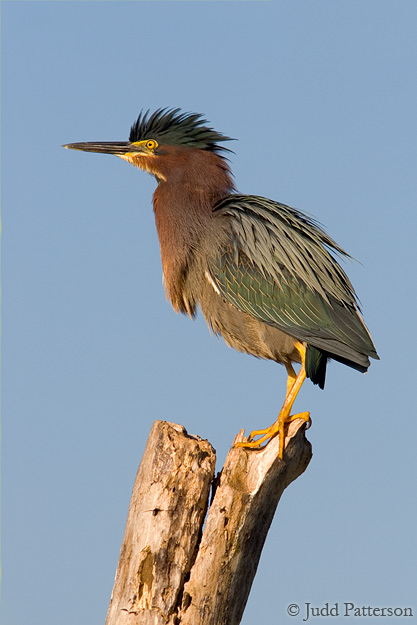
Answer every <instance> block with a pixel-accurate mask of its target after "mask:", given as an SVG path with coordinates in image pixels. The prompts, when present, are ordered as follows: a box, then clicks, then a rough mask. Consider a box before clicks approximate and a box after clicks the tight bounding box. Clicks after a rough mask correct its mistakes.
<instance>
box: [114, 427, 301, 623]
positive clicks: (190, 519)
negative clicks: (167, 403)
mask: <svg viewBox="0 0 417 625" xmlns="http://www.w3.org/2000/svg"><path fill="white" fill-rule="evenodd" d="M304 432H305V422H304V421H303V420H301V419H298V420H296V421H293V422H292V423H290V425H289V428H288V433H287V436H286V440H285V451H284V457H283V459H282V460H280V459H279V458H278V445H279V440H278V437H275V438H274V439H272V440H271V441H270V442H269V443H268V445H267V446H266V447H264V448H263V449H261V450H249V449H248V450H247V449H244V448H237V449H235V448H233V447H232V449H231V450H230V451H229V453H228V455H227V458H226V461H225V464H224V467H223V469H222V471H221V474H220V475H219V476H218V477H217V478H216V479H215V480H214V481H213V477H214V468H215V451H214V449H213V448H212V446H211V445H210V443H208V442H207V441H205V440H202V439H201V438H199V437H198V436H190V435H188V434H187V431H186V430H185V428H184V427H182V426H180V425H176V424H173V423H169V422H167V421H155V423H154V425H153V427H152V430H151V433H150V435H149V439H148V442H147V445H146V449H145V453H144V455H143V458H142V461H141V463H140V466H139V470H138V473H137V476H136V481H135V485H134V488H133V494H132V499H131V502H130V507H129V513H128V518H127V523H126V530H125V535H124V539H123V543H122V548H121V551H120V558H119V564H118V567H117V572H116V578H115V583H114V587H113V592H112V596H111V600H110V605H109V610H108V613H107V619H106V625H167V624H169V625H238V624H239V623H240V621H241V618H242V615H243V611H244V608H245V605H246V601H247V598H248V596H249V592H250V588H251V586H252V582H253V579H254V577H255V573H256V569H257V566H258V562H259V558H260V556H261V552H262V548H263V545H264V542H265V539H266V535H267V533H268V530H269V527H270V525H271V522H272V519H273V516H274V513H275V509H276V507H277V505H278V502H279V499H280V497H281V495H282V493H283V491H284V489H285V488H286V487H287V486H288V485H289V484H290V483H291V482H292V481H293V480H295V479H296V478H297V477H298V476H299V475H301V474H302V473H303V472H304V471H305V469H306V468H307V465H308V463H309V462H310V459H311V456H312V452H311V445H310V443H309V442H308V441H307V439H306V438H305V434H304ZM242 439H243V430H242V432H240V433H239V435H238V437H237V438H236V440H242ZM236 440H235V442H236ZM212 483H213V492H214V497H213V500H212V502H211V505H210V507H209V511H208V515H207V519H206V522H205V527H204V531H203V524H204V521H205V517H206V511H207V508H208V500H209V495H210V486H211V485H212Z"/></svg>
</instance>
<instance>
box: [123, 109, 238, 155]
mask: <svg viewBox="0 0 417 625" xmlns="http://www.w3.org/2000/svg"><path fill="white" fill-rule="evenodd" d="M207 123H208V122H207V120H206V119H204V117H203V116H202V115H199V114H197V113H181V110H180V109H179V108H176V109H167V108H162V109H158V110H157V111H155V112H154V113H152V114H150V113H149V110H148V111H146V112H143V111H142V112H141V113H140V115H139V117H138V118H137V120H136V121H135V123H134V124H133V126H132V127H131V129H130V135H129V141H131V142H134V141H143V140H145V139H155V140H156V141H158V143H160V144H162V145H164V144H165V145H179V146H184V147H192V148H198V149H200V150H209V151H211V152H221V151H223V152H231V150H229V149H228V148H225V147H223V146H221V145H218V143H217V142H218V141H233V140H234V139H232V138H231V137H227V136H226V135H223V134H222V133H220V132H216V131H215V130H213V128H210V127H209V126H205V125H204V124H207Z"/></svg>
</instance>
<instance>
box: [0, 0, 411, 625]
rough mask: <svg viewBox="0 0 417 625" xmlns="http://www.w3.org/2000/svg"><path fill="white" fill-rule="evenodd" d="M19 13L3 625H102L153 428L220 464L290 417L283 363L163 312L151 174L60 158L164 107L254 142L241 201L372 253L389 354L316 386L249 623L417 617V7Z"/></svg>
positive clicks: (36, 8)
mask: <svg viewBox="0 0 417 625" xmlns="http://www.w3.org/2000/svg"><path fill="white" fill-rule="evenodd" d="M1 11H2V24H1V25H2V40H1V45H2V66H1V69H2V125H1V131H2V134H1V146H2V221H3V238H2V244H3V245H2V248H3V249H2V252H3V256H2V295H3V298H2V301H3V304H2V307H3V321H2V330H3V331H2V387H3V408H2V508H1V510H2V511H1V516H2V533H1V540H2V570H3V577H2V593H1V594H2V600H1V605H0V621H1V622H2V623H5V624H7V625H27V624H28V623H30V624H31V625H45V624H46V623H49V622H50V623H58V622H59V625H73V624H74V623H80V622H83V623H87V622H88V623H93V622H94V623H102V622H104V618H105V614H106V610H107V606H108V602H109V599H110V593H111V589H112V585H113V578H114V572H115V569H116V565H117V560H118V555H119V549H120V544H121V540H122V537H123V531H124V525H125V521H126V516H127V509H128V504H129V500H130V494H131V489H132V485H133V481H134V477H135V474H136V470H137V467H138V464H139V461H140V458H141V455H142V452H143V449H144V445H145V442H146V439H147V436H148V433H149V430H150V428H151V425H152V423H153V421H154V419H166V420H170V421H174V422H177V423H181V424H183V425H184V426H185V427H186V428H187V429H188V430H189V432H190V433H193V434H199V435H200V436H202V437H204V438H208V440H210V442H211V443H212V444H213V445H214V447H215V448H216V449H217V454H218V469H220V467H221V464H222V462H223V460H224V458H225V456H226V453H227V450H228V449H229V447H230V445H231V443H232V441H233V437H234V435H235V434H236V432H237V431H238V430H239V429H240V428H241V427H245V428H246V429H248V430H250V429H253V428H257V427H264V426H267V425H269V424H270V423H271V422H272V421H273V420H274V419H275V416H276V414H277V411H278V410H279V408H280V405H281V403H282V400H283V396H284V392H285V375H284V373H285V371H284V369H283V368H282V367H279V366H277V365H276V364H274V363H270V362H261V361H258V360H256V359H254V358H250V357H248V356H244V355H242V354H238V353H235V352H233V351H232V350H230V349H228V348H227V347H226V346H225V345H224V344H223V343H222V342H221V341H217V340H216V339H215V338H213V337H212V336H210V334H209V332H208V331H207V328H206V325H205V322H204V320H203V319H202V318H199V319H197V321H195V322H194V323H193V322H191V321H190V320H189V319H187V318H185V317H180V316H178V315H175V313H174V312H173V311H172V310H171V308H170V306H169V304H168V303H167V302H166V301H165V295H164V291H163V287H162V282H161V273H162V272H161V264H160V258H159V247H158V241H157V237H156V232H155V226H154V220H153V214H152V206H151V196H152V192H153V190H154V188H155V182H154V180H153V179H152V178H151V177H150V176H148V175H146V174H144V173H142V172H139V171H138V170H135V169H134V168H132V167H130V166H128V165H127V164H126V163H124V162H122V161H121V160H119V159H116V158H114V157H110V156H101V155H92V154H81V153H77V152H69V151H67V150H63V149H62V148H61V147H60V146H61V145H62V144H63V143H68V142H75V141H89V140H102V141H103V140H126V139H127V137H128V133H129V129H130V125H131V124H132V122H133V121H134V120H135V119H136V117H137V115H138V114H139V112H140V111H141V109H148V108H149V109H151V110H153V109H156V108H158V107H161V106H168V107H177V106H178V107H181V108H182V109H183V110H185V111H196V112H200V113H204V114H205V115H206V117H207V118H208V119H209V120H210V121H211V123H212V125H213V126H214V127H215V128H216V129H217V130H219V131H221V132H223V133H225V134H227V135H229V136H233V137H237V138H238V141H236V142H235V143H234V145H233V146H232V147H233V149H234V151H235V154H234V155H232V157H231V164H232V168H233V171H234V173H235V177H236V183H237V187H238V189H239V190H240V191H241V192H243V193H253V194H259V195H265V196H267V197H270V198H273V199H275V200H279V201H281V202H285V203H287V204H290V205H292V206H295V207H297V208H299V209H301V210H304V211H306V212H309V213H311V214H313V215H314V216H315V217H316V218H317V219H318V220H319V221H320V222H321V223H323V224H324V225H325V227H326V229H327V230H328V232H329V233H330V234H331V235H332V236H333V238H335V239H336V241H337V242H338V243H339V244H340V245H342V247H344V248H345V249H346V250H347V251H348V252H349V253H350V254H351V255H352V256H354V257H355V258H356V259H358V261H360V263H356V262H352V263H348V264H347V265H345V268H346V269H347V271H348V273H349V276H350V277H351V279H352V281H353V283H354V285H355V287H356V290H357V292H358V295H359V297H360V299H361V303H362V307H363V310H364V315H365V319H366V322H367V324H368V326H369V328H370V330H371V332H372V336H373V338H374V341H375V344H376V346H377V348H378V351H379V353H380V356H381V361H380V362H373V364H372V366H371V368H370V370H369V372H368V374H367V375H366V376H363V375H360V374H358V373H357V372H355V371H353V370H350V369H348V368H347V367H344V366H342V365H339V364H337V363H333V364H331V365H330V367H329V371H328V377H327V384H326V389H325V391H324V392H321V391H320V390H319V389H318V388H317V387H313V386H312V385H311V384H309V383H306V385H305V387H304V388H303V389H302V391H301V393H300V395H299V397H298V399H297V403H296V406H297V408H298V409H299V410H310V412H311V415H312V418H313V427H312V428H311V429H310V430H309V431H308V438H309V439H310V440H311V442H312V444H313V453H314V456H313V459H312V462H311V464H310V466H309V467H308V469H307V471H306V473H305V474H304V475H303V476H302V477H301V478H299V479H298V480H297V481H296V482H295V483H294V484H292V485H291V486H290V487H289V488H288V490H287V491H286V492H285V493H284V496H283V498H282V500H281V503H280V506H279V509H278V513H277V515H276V517H275V519H274V522H273V524H272V527H271V530H270V532H269V535H268V540H267V543H266V546H265V549H264V552H263V555H262V559H261V562H260V565H259V569H258V573H257V576H256V579H255V582H254V586H253V589H252V593H251V595H250V598H249V602H248V605H247V608H246V611H245V616H244V619H243V621H242V622H243V624H244V625H251V624H252V623H254V622H257V623H271V624H272V623H278V622H280V623H284V622H288V623H296V622H301V616H299V617H290V616H288V615H287V612H286V609H287V606H288V604H290V603H298V604H299V605H300V606H301V609H303V607H302V606H303V605H304V604H305V602H310V603H312V604H313V605H315V606H320V605H323V604H324V603H326V602H329V603H330V604H334V603H335V602H339V603H340V604H342V603H343V602H355V603H357V604H358V605H374V606H379V607H383V606H387V607H390V606H391V607H398V606H400V607H410V606H411V607H413V609H414V615H416V614H417V599H416V594H415V582H416V579H417V574H416V573H417V571H416V569H417V557H416V555H417V554H416V532H415V518H416V497H415V485H416V467H415V437H416V434H417V425H416V423H417V420H416V408H415V399H414V389H415V380H416V364H415V349H416V340H415V331H414V327H415V323H416V313H415V311H416V304H417V302H416V299H417V298H416V289H415V275H414V274H415V267H416V254H415V247H416V226H417V223H416V222H417V220H416V208H415V207H416V195H417V193H416V190H417V189H416V186H417V185H416V165H417V163H416V110H417V81H416V73H415V67H416V52H417V37H416V22H417V5H416V3H415V2H414V0H413V1H411V0H410V1H408V0H401V2H394V1H390V2H387V1H385V0H374V1H373V0H360V1H356V0H349V1H343V0H341V1H339V2H334V0H328V1H327V0H316V1H315V2H311V0H306V1H301V0H293V1H291V2H288V1H285V2H284V1H282V2H279V1H271V2H255V1H254V2H239V1H237V2H228V1H224V2H175V1H174V2H100V1H97V2H36V1H34V2H18V1H17V2H16V1H13V2H8V1H4V2H2V5H1ZM80 615H81V616H80ZM415 619H416V617H414V619H413V622H414V621H415ZM335 620H336V621H337V619H336V617H335V618H334V619H333V620H332V619H330V618H320V617H316V618H315V620H314V623H315V624H316V625H317V624H320V623H323V622H324V623H329V622H334V621H335ZM343 622H344V623H349V622H356V621H355V619H354V617H351V618H350V617H344V620H343ZM384 622H386V620H385V621H384ZM407 622H411V620H410V621H407Z"/></svg>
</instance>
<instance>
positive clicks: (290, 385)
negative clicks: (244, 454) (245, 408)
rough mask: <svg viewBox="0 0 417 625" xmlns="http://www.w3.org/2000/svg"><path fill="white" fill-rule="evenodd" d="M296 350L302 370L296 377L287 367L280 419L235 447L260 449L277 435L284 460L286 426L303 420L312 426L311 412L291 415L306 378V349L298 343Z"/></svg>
mask: <svg viewBox="0 0 417 625" xmlns="http://www.w3.org/2000/svg"><path fill="white" fill-rule="evenodd" d="M296 348H297V350H298V351H299V352H300V355H301V369H300V372H299V374H298V375H297V376H296V375H295V372H294V369H293V368H292V365H287V372H288V380H287V394H286V397H285V401H284V404H283V406H282V408H281V411H280V413H279V415H278V419H277V420H276V421H275V423H273V424H272V425H271V426H270V427H269V428H266V429H265V430H253V432H251V434H250V436H249V439H248V441H246V442H239V443H236V445H235V447H246V448H249V449H260V448H261V445H262V443H264V442H265V441H268V440H271V438H273V437H274V436H276V435H277V434H278V435H279V452H278V454H279V457H280V458H282V456H283V454H284V441H285V425H286V424H287V423H291V421H295V419H303V420H304V421H305V422H306V423H308V427H310V425H311V419H310V413H309V412H300V413H298V414H295V415H290V412H291V408H292V406H293V403H294V400H295V398H296V397H297V394H298V392H299V390H300V388H301V386H302V384H303V382H304V380H305V378H306V371H305V354H306V349H305V347H304V345H302V344H301V343H296ZM256 436H260V438H258V439H257V440H253V439H254V438H255V437H256Z"/></svg>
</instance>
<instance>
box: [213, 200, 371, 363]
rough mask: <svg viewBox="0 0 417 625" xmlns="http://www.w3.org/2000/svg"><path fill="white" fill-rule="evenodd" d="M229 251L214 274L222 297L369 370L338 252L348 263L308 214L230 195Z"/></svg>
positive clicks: (226, 208) (225, 207)
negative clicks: (335, 255)
mask: <svg viewBox="0 0 417 625" xmlns="http://www.w3.org/2000/svg"><path fill="white" fill-rule="evenodd" d="M215 211H216V213H217V216H218V217H219V218H220V219H221V218H222V216H225V217H227V220H228V227H229V229H230V230H229V232H230V238H229V245H228V246H227V247H226V248H225V249H223V250H222V251H221V253H220V254H218V255H216V256H215V257H213V258H211V259H210V261H209V268H210V272H211V276H212V279H213V281H214V282H215V284H216V286H217V288H218V289H219V291H220V293H221V295H222V297H224V298H225V299H226V300H228V301H229V302H230V303H232V304H233V305H234V306H236V307H237V308H238V309H239V310H242V311H244V312H247V313H249V314H250V315H252V316H254V317H256V318H257V319H259V320H262V321H265V322H266V323H269V324H271V325H273V326H276V327H278V328H279V329H280V330H283V331H284V332H287V333H288V334H290V335H292V336H294V337H295V338H297V339H299V340H303V341H306V342H308V343H309V344H310V345H312V346H315V347H317V348H319V349H321V350H323V351H325V352H327V353H328V355H329V356H330V357H336V358H338V357H339V358H340V359H341V360H342V361H347V362H351V363H352V365H354V364H355V363H356V364H357V365H358V368H360V369H362V368H363V369H366V368H367V366H369V360H368V356H374V357H375V356H376V352H375V349H374V346H373V344H372V341H371V338H370V336H369V333H368V331H367V329H366V327H365V325H364V323H363V321H362V318H361V316H360V314H359V312H358V304H357V299H356V295H355V292H354V290H353V287H352V285H351V283H350V281H349V278H348V277H347V276H346V274H345V272H344V271H343V269H342V268H341V267H340V265H339V263H338V262H337V261H336V259H335V257H334V255H333V254H334V253H337V254H339V255H342V256H348V255H347V254H346V253H345V252H344V251H343V249H342V248H340V247H339V246H338V245H337V244H336V243H335V242H334V241H333V240H332V239H331V238H330V237H329V236H328V235H327V234H326V233H325V232H324V231H323V230H322V228H321V227H320V226H319V225H318V224H317V223H316V222H314V221H313V220H312V219H310V218H308V217H307V216H306V215H303V214H302V213H300V212H298V211H296V210H294V209H292V208H290V207H288V206H285V205H283V204H278V203H276V202H272V201H271V200H267V199H266V198H261V197H257V196H245V195H232V196H229V197H228V198H226V199H225V200H223V201H222V202H221V203H219V204H218V205H217V206H216V208H215Z"/></svg>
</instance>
